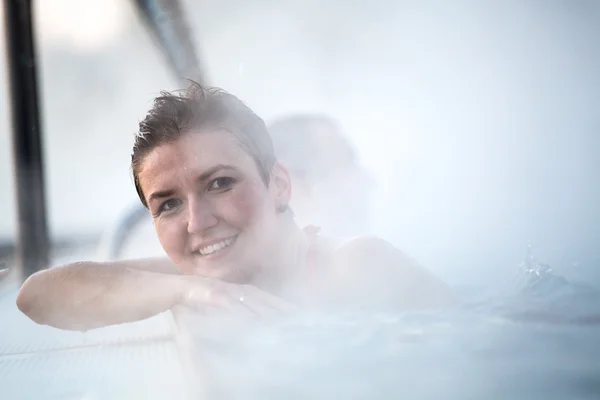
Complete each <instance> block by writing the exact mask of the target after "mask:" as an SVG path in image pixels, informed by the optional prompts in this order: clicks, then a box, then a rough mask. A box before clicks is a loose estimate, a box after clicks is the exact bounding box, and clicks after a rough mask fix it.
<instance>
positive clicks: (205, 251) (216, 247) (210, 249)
mask: <svg viewBox="0 0 600 400" xmlns="http://www.w3.org/2000/svg"><path fill="white" fill-rule="evenodd" d="M236 238H237V236H234V237H230V238H227V239H224V240H221V241H220V242H217V243H214V244H211V245H209V246H206V247H202V248H201V249H200V250H197V251H195V252H194V253H196V254H200V255H201V256H209V255H212V254H216V253H219V252H221V251H223V250H224V249H226V248H227V247H229V246H231V245H232V244H233V243H235V239H236Z"/></svg>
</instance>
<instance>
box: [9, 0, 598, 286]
mask: <svg viewBox="0 0 600 400" xmlns="http://www.w3.org/2000/svg"><path fill="white" fill-rule="evenodd" d="M34 3H35V6H36V20H37V34H38V39H39V40H38V47H39V65H38V67H39V68H40V70H39V72H40V82H41V90H42V100H43V104H42V106H43V109H42V111H43V118H44V125H43V131H44V145H45V161H46V189H47V199H48V212H49V218H50V227H51V232H52V235H53V236H54V237H55V238H69V237H73V236H74V235H82V234H90V233H92V234H98V233H100V232H102V231H103V230H104V229H106V228H108V226H109V224H111V223H113V222H114V221H115V220H116V219H117V217H118V216H119V215H120V214H121V213H122V212H123V211H124V210H125V209H127V208H129V207H130V206H131V205H132V204H134V203H135V202H136V201H137V198H136V195H135V190H134V188H133V184H132V182H131V179H130V175H129V155H130V150H131V144H132V134H133V132H134V131H135V130H136V127H137V122H138V120H139V119H141V118H142V116H143V113H144V111H146V110H147V108H148V107H149V105H150V101H151V99H152V98H153V97H154V96H155V95H156V94H157V93H158V91H159V90H161V89H165V88H167V89H169V88H175V86H174V81H173V80H172V78H171V74H170V73H169V71H168V70H167V68H166V63H165V62H164V60H163V57H162V55H161V54H160V53H159V52H158V51H157V50H156V49H155V47H154V46H153V44H152V42H151V40H150V38H149V36H148V34H147V32H146V30H145V28H144V27H143V26H142V24H141V22H140V20H139V18H138V16H137V14H136V13H135V11H134V10H133V9H132V8H131V5H130V3H129V2H126V1H117V0H110V1H109V0H60V1H59V0H54V1H49V0H38V1H36V2H34ZM210 3H212V4H210ZM185 5H186V6H187V8H188V10H189V14H188V16H189V18H190V19H191V21H192V23H193V24H194V31H195V35H196V40H197V44H198V46H199V48H200V50H201V54H202V57H203V58H204V60H205V61H206V66H207V68H208V73H209V79H210V82H211V83H212V84H215V85H217V86H221V87H224V88H225V89H227V90H229V91H230V92H232V93H234V94H236V95H238V96H239V97H240V98H242V99H243V100H245V101H246V102H247V103H248V104H249V105H250V106H251V107H252V108H253V109H254V110H255V111H256V112H258V113H259V114H260V115H261V116H263V118H265V120H266V121H267V122H268V121H269V120H271V119H272V118H274V117H277V116H281V115H283V114H287V113H293V112H298V111H324V112H328V113H330V114H332V115H333V116H335V117H337V118H338V119H339V120H340V121H341V123H342V124H343V126H344V127H345V129H346V131H347V132H348V134H349V136H350V137H351V139H352V140H353V141H354V143H355V144H356V146H357V147H358V148H359V151H360V156H361V157H362V160H363V162H364V164H365V166H366V167H367V168H368V169H369V170H370V171H371V173H372V174H373V175H374V176H375V177H376V178H377V181H378V189H377V191H376V193H375V194H374V196H375V200H376V204H375V214H374V216H373V227H374V230H375V231H376V232H377V233H378V234H380V235H381V236H383V237H385V238H387V239H389V240H391V241H392V242H393V243H394V244H396V245H397V246H398V247H399V248H401V249H403V250H404V251H406V252H408V253H409V254H410V255H412V256H413V257H414V258H417V259H418V260H419V261H421V262H422V263H424V264H425V265H427V266H428V267H430V268H431V269H433V270H434V271H436V272H438V273H440V274H441V275H442V276H444V277H445V278H446V279H449V280H450V281H457V282H458V281H462V282H465V281H472V280H478V279H488V280H493V279H496V278H502V277H505V276H507V275H509V274H510V272H511V271H512V270H513V269H514V268H515V266H516V265H517V264H518V263H519V262H520V261H521V260H522V259H523V257H524V254H525V250H526V246H527V243H528V242H531V244H532V245H533V246H534V250H535V253H536V255H537V256H538V258H540V260H541V261H543V262H546V263H549V264H550V265H552V266H553V267H554V269H555V270H556V271H558V272H559V273H561V274H563V275H565V276H567V277H570V278H573V279H599V278H600V2H598V1H593V0H589V1H571V0H563V1H553V0H537V1H516V0H508V1H500V0H497V1H485V2H476V1H451V2H449V1H442V0H440V1H412V2H409V1H378V2H368V1H366V0H361V1H353V2H347V1H341V0H338V1H327V2H325V1H315V0H310V1H307V0H303V1H266V0H254V1H252V2H247V1H241V0H223V1H220V2H192V1H187V2H186V4H185ZM2 57H4V54H2ZM0 64H1V66H2V67H1V68H2V69H3V71H2V72H3V74H4V75H3V76H4V80H3V81H2V83H1V84H2V90H1V91H0V92H1V93H2V94H3V98H2V99H1V103H0V104H1V107H0V113H1V114H0V124H1V125H0V210H2V217H0V241H11V240H13V238H14V236H15V229H16V225H15V220H16V218H15V204H14V191H13V180H12V162H11V153H10V130H9V129H10V121H9V118H8V116H9V115H8V109H7V99H6V67H5V59H4V58H3V59H2V61H1V62H0ZM599 281H600V280H597V281H596V282H599Z"/></svg>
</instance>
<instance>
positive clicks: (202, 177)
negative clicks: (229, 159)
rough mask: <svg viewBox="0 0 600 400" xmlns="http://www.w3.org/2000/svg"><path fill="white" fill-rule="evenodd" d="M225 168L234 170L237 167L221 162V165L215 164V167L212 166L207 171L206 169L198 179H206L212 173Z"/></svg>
mask: <svg viewBox="0 0 600 400" xmlns="http://www.w3.org/2000/svg"><path fill="white" fill-rule="evenodd" d="M224 169H228V170H232V171H236V168H235V167H233V166H231V165H226V164H219V165H215V166H214V167H211V168H209V169H207V170H206V171H204V172H203V173H202V174H201V175H200V176H199V177H198V180H199V181H206V180H208V179H209V178H210V177H211V176H212V175H214V174H216V173H217V172H219V171H221V170H224Z"/></svg>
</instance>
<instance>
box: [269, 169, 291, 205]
mask: <svg viewBox="0 0 600 400" xmlns="http://www.w3.org/2000/svg"><path fill="white" fill-rule="evenodd" d="M270 190H271V192H272V193H273V195H274V197H275V205H276V206H277V208H278V209H279V208H280V207H287V205H288V204H289V203H290V200H291V198H292V181H291V179H290V173H289V171H288V169H287V168H286V167H285V166H284V165H283V164H281V163H279V162H277V163H275V165H274V166H273V170H272V171H271V182H270Z"/></svg>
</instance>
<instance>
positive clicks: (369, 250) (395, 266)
mask: <svg viewBox="0 0 600 400" xmlns="http://www.w3.org/2000/svg"><path fill="white" fill-rule="evenodd" d="M332 273H333V277H332V278H333V281H334V282H335V284H336V286H337V287H338V288H340V295H341V296H342V297H343V298H344V299H345V300H344V301H348V302H350V303H353V302H358V304H360V305H363V306H369V305H370V306H373V307H377V308H385V309H394V310H409V309H425V308H443V307H447V306H450V305H452V304H454V303H455V299H454V295H453V293H452V291H451V290H450V288H449V287H448V286H447V285H446V284H445V283H444V282H443V281H442V280H440V279H439V278H438V277H436V276H435V275H433V274H432V273H431V272H430V271H428V270H427V269H426V268H424V267H423V266H421V265H419V264H418V263H417V262H416V261H415V260H413V259H412V258H410V257H409V256H407V255H406V254H404V253H403V252H402V251H400V250H399V249H397V248H396V247H394V246H393V245H392V244H391V243H389V242H387V241H386V240H384V239H381V238H379V237H376V236H366V237H358V238H354V239H351V240H348V241H346V242H345V243H343V244H341V245H340V246H338V247H337V248H336V249H335V250H334V251H333V253H332Z"/></svg>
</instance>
